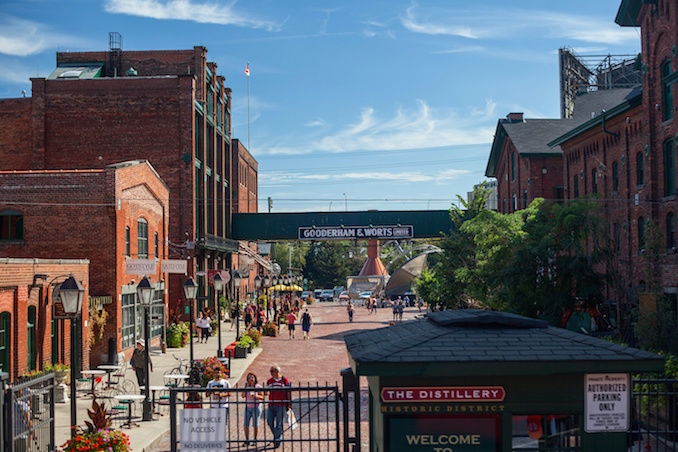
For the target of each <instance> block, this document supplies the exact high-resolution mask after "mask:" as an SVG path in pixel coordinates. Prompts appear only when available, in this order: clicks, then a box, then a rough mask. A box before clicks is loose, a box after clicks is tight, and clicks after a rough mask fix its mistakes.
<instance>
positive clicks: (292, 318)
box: [287, 311, 297, 339]
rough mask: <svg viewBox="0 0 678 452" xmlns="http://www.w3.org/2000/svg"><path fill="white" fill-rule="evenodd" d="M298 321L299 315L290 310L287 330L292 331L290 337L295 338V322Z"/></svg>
mask: <svg viewBox="0 0 678 452" xmlns="http://www.w3.org/2000/svg"><path fill="white" fill-rule="evenodd" d="M296 321H297V316H296V315H294V311H290V313H289V314H287V330H288V331H289V333H290V339H294V329H295V326H294V322H296Z"/></svg>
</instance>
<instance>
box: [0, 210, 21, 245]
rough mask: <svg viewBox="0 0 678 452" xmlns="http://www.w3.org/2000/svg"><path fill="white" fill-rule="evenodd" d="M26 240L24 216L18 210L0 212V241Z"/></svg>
mask: <svg viewBox="0 0 678 452" xmlns="http://www.w3.org/2000/svg"><path fill="white" fill-rule="evenodd" d="M23 239H24V216H23V214H22V213H21V212H17V211H16V210H3V211H2V212H0V241H3V240H23Z"/></svg>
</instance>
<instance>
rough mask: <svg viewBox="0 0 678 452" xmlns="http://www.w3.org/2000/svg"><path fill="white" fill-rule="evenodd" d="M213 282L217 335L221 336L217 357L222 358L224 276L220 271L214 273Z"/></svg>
mask: <svg viewBox="0 0 678 452" xmlns="http://www.w3.org/2000/svg"><path fill="white" fill-rule="evenodd" d="M212 284H213V285H214V292H216V297H217V329H218V332H217V335H218V336H219V349H218V350H217V357H219V358H222V357H223V356H224V351H223V350H222V348H221V303H220V302H219V293H220V292H221V291H222V290H223V288H224V278H222V277H221V275H220V274H219V272H217V273H215V274H214V279H213V280H212Z"/></svg>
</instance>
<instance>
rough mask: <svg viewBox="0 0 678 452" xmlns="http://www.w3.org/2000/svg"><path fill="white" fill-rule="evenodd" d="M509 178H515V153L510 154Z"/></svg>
mask: <svg viewBox="0 0 678 452" xmlns="http://www.w3.org/2000/svg"><path fill="white" fill-rule="evenodd" d="M511 180H512V181H514V180H516V153H515V152H514V153H513V154H511Z"/></svg>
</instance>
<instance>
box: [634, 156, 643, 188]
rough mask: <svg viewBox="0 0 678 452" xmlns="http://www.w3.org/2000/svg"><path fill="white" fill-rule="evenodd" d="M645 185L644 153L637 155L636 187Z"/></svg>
mask: <svg viewBox="0 0 678 452" xmlns="http://www.w3.org/2000/svg"><path fill="white" fill-rule="evenodd" d="M644 183H645V180H644V177H643V153H642V152H639V153H637V154H636V185H637V186H640V185H643V184H644Z"/></svg>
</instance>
